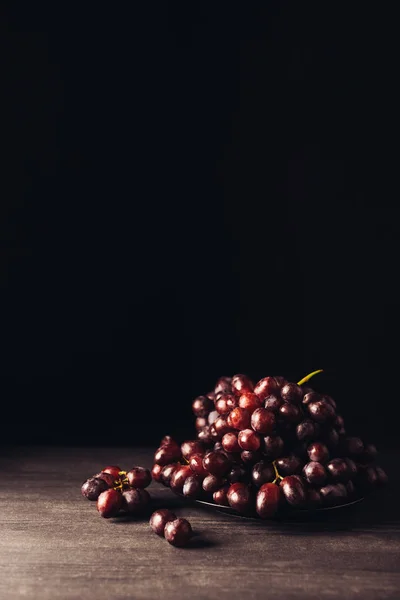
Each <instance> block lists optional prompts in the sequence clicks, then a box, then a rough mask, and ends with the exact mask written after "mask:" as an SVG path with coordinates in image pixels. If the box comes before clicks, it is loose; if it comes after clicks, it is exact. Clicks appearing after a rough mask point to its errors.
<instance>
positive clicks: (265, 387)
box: [254, 377, 279, 400]
mask: <svg viewBox="0 0 400 600" xmlns="http://www.w3.org/2000/svg"><path fill="white" fill-rule="evenodd" d="M254 393H255V394H256V395H257V396H258V397H259V398H260V400H266V399H267V397H268V396H271V394H278V393H279V386H278V383H277V381H276V379H274V377H264V378H263V379H260V381H259V382H258V383H257V385H256V386H255V388H254Z"/></svg>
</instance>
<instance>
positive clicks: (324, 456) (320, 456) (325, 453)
mask: <svg viewBox="0 0 400 600" xmlns="http://www.w3.org/2000/svg"><path fill="white" fill-rule="evenodd" d="M307 451H308V456H309V457H310V460H311V461H316V462H320V463H325V462H327V461H328V460H329V450H328V448H327V447H326V446H325V444H322V443H321V442H313V443H312V444H310V445H309V446H308V449H307Z"/></svg>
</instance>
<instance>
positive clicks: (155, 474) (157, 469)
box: [151, 463, 164, 482]
mask: <svg viewBox="0 0 400 600" xmlns="http://www.w3.org/2000/svg"><path fill="white" fill-rule="evenodd" d="M163 468H164V467H162V466H161V465H158V464H157V463H155V464H154V465H153V467H152V469H151V476H152V478H153V479H154V481H157V482H161V471H162V470H163Z"/></svg>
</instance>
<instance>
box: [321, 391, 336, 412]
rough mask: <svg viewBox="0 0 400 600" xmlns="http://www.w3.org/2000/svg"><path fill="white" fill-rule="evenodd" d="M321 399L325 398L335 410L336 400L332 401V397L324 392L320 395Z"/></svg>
mask: <svg viewBox="0 0 400 600" xmlns="http://www.w3.org/2000/svg"><path fill="white" fill-rule="evenodd" d="M322 400H325V402H328V404H330V405H331V406H332V408H333V410H336V402H335V401H334V399H333V398H332V397H331V396H328V395H327V394H324V395H323V396H322Z"/></svg>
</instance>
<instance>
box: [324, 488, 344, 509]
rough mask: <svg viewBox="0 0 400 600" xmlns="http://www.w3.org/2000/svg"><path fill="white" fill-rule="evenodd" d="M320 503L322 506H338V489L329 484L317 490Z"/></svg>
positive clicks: (339, 493) (339, 492)
mask: <svg viewBox="0 0 400 600" xmlns="http://www.w3.org/2000/svg"><path fill="white" fill-rule="evenodd" d="M319 493H320V495H321V501H322V504H323V505H324V506H334V505H335V504H339V503H340V500H341V498H342V494H341V491H340V488H338V487H337V485H335V484H334V483H330V484H329V485H326V486H324V487H322V488H321V489H320V490H319Z"/></svg>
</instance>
